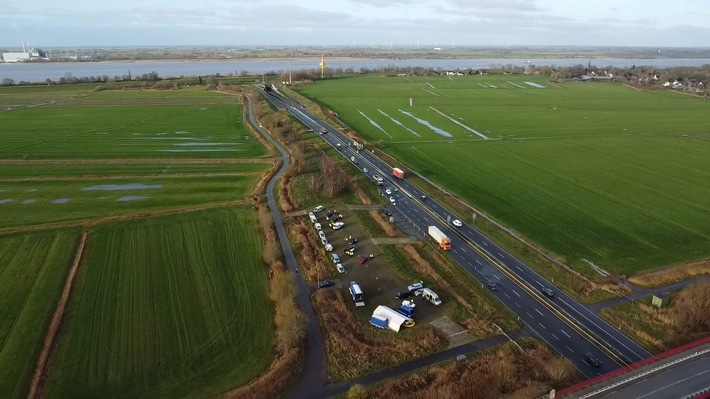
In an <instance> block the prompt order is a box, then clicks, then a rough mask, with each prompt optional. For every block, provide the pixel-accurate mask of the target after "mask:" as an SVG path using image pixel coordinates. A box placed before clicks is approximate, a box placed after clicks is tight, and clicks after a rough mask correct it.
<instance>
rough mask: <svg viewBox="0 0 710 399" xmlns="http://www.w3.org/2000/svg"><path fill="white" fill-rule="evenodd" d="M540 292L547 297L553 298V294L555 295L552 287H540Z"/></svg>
mask: <svg viewBox="0 0 710 399" xmlns="http://www.w3.org/2000/svg"><path fill="white" fill-rule="evenodd" d="M540 292H542V293H543V294H544V295H545V296H546V297H548V298H554V296H555V292H554V291H552V289H551V288H548V287H542V289H540Z"/></svg>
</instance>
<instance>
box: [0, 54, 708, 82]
mask: <svg viewBox="0 0 710 399" xmlns="http://www.w3.org/2000/svg"><path fill="white" fill-rule="evenodd" d="M325 62H326V67H327V68H331V69H338V68H340V69H343V70H345V69H348V68H350V69H352V70H354V71H356V72H357V71H359V70H360V69H361V68H367V69H371V70H374V69H378V68H383V67H388V66H393V67H399V68H406V67H424V68H434V69H443V70H456V69H459V70H464V69H467V68H472V69H482V68H491V67H495V66H502V65H513V66H525V65H538V66H542V65H552V66H561V67H566V66H574V65H579V64H582V65H586V64H587V63H591V64H592V65H596V66H597V67H607V66H614V67H630V66H632V65H637V66H641V65H648V66H654V67H657V68H668V67H677V66H701V65H706V64H710V58H654V59H632V58H591V59H589V58H539V59H503V58H501V59H495V58H486V59H336V60H328V59H326V60H325ZM319 63H320V58H314V59H306V60H304V59H298V60H291V61H290V62H289V61H288V60H287V59H283V60H251V61H243V60H242V61H137V62H128V61H120V62H118V61H116V62H114V61H112V62H66V63H59V62H46V63H0V81H2V80H3V79H12V80H13V81H15V82H22V81H24V82H44V81H45V80H47V79H51V80H53V81H57V80H59V79H60V78H62V77H65V76H68V75H71V76H74V77H78V78H80V77H89V76H104V75H105V76H108V77H110V78H113V77H115V76H123V75H128V74H129V73H130V74H131V75H132V76H136V75H142V74H145V73H150V72H157V73H158V75H159V76H160V77H179V76H200V75H202V76H204V75H213V74H218V73H219V74H221V75H229V74H234V75H238V74H240V73H242V71H246V72H247V73H248V74H250V75H258V74H262V73H269V72H282V71H288V70H289V69H291V70H293V71H296V70H310V69H313V70H319V69H320V66H319Z"/></svg>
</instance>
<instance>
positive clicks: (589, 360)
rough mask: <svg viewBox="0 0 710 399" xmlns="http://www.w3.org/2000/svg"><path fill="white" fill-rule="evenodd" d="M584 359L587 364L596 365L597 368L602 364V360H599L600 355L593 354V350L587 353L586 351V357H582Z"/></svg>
mask: <svg viewBox="0 0 710 399" xmlns="http://www.w3.org/2000/svg"><path fill="white" fill-rule="evenodd" d="M582 360H584V362H585V363H587V364H588V365H590V366H594V367H597V368H599V367H601V366H602V361H601V360H599V358H598V357H596V356H594V355H593V354H592V352H587V353H585V354H584V358H582Z"/></svg>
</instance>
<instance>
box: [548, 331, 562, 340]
mask: <svg viewBox="0 0 710 399" xmlns="http://www.w3.org/2000/svg"><path fill="white" fill-rule="evenodd" d="M550 335H552V337H553V338H555V339H556V340H558V341H559V340H560V339H559V338H557V335H555V334H552V333H550Z"/></svg>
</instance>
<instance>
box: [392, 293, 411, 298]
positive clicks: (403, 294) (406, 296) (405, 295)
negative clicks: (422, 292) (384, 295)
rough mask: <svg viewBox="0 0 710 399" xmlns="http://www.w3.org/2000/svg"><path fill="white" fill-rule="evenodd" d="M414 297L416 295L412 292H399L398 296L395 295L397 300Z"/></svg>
mask: <svg viewBox="0 0 710 399" xmlns="http://www.w3.org/2000/svg"><path fill="white" fill-rule="evenodd" d="M412 295H414V293H412V291H399V292H398V293H397V295H395V296H394V297H395V298H396V299H407V298H411V297H412Z"/></svg>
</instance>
